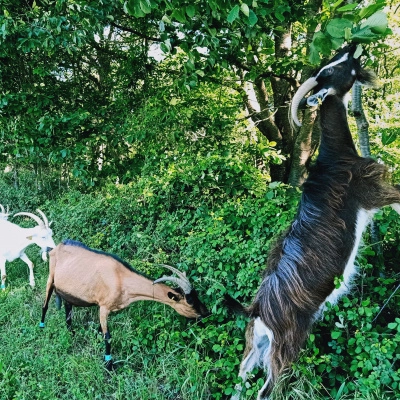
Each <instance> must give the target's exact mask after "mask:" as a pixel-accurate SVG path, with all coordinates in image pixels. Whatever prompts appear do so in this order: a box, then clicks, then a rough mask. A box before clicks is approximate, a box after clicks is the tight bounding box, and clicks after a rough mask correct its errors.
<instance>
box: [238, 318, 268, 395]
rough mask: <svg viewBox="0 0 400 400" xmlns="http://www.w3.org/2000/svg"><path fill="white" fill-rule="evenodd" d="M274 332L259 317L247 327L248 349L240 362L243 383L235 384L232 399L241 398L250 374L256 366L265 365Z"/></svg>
mask: <svg viewBox="0 0 400 400" xmlns="http://www.w3.org/2000/svg"><path fill="white" fill-rule="evenodd" d="M271 339H272V332H271V331H270V330H269V329H268V328H267V327H266V326H265V325H264V323H263V322H262V321H261V319H260V318H259V317H258V318H256V319H254V320H251V321H250V322H249V323H248V325H247V328H246V349H245V352H244V355H243V360H242V362H241V364H240V371H239V378H241V379H242V383H241V384H240V383H238V384H237V385H236V386H235V389H236V393H235V394H234V395H233V396H232V397H231V400H239V399H240V397H241V394H242V389H243V385H244V384H245V383H246V380H247V377H248V374H249V373H250V372H251V371H252V370H253V369H254V368H256V367H265V365H264V362H265V361H267V359H268V354H269V349H270V345H271Z"/></svg>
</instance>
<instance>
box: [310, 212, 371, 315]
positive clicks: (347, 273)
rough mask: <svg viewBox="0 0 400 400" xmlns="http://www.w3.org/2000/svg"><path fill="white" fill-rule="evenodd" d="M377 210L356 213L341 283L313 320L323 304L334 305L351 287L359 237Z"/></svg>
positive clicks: (320, 312)
mask: <svg viewBox="0 0 400 400" xmlns="http://www.w3.org/2000/svg"><path fill="white" fill-rule="evenodd" d="M377 211H378V210H375V209H373V210H364V209H360V210H359V211H358V213H357V221H356V231H355V234H354V236H355V237H354V244H353V250H352V252H351V254H350V257H349V259H348V260H347V264H346V267H345V268H344V271H343V282H342V283H341V285H340V287H339V288H338V289H335V290H334V291H333V292H332V293H331V294H330V295H329V296H328V297H327V298H326V300H325V302H324V303H323V304H322V305H321V307H320V309H319V311H318V312H317V314H316V316H315V319H317V318H318V317H319V316H320V315H321V314H322V312H323V311H324V309H325V303H326V302H327V301H329V303H331V304H335V303H336V302H337V301H338V299H339V298H340V297H341V296H343V295H344V294H345V293H346V292H347V291H348V290H349V289H350V285H351V280H352V278H353V276H354V275H355V274H356V272H357V270H356V267H355V265H354V261H355V259H356V256H357V251H358V247H359V245H360V242H361V237H362V234H363V232H364V230H365V228H366V226H367V225H368V223H369V222H370V221H371V219H372V217H373V215H374V214H375V213H376V212H377Z"/></svg>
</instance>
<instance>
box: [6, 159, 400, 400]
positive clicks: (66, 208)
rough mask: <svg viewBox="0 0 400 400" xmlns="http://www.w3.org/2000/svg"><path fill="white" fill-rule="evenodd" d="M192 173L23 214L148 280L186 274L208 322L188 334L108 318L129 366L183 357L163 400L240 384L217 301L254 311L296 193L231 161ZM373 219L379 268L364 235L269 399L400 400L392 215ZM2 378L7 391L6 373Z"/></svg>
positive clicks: (398, 243)
mask: <svg viewBox="0 0 400 400" xmlns="http://www.w3.org/2000/svg"><path fill="white" fill-rule="evenodd" d="M196 161H198V160H194V159H188V158H182V159H181V160H173V159H172V160H171V161H170V162H169V163H168V162H163V163H160V164H159V168H158V170H154V169H153V171H152V173H151V174H143V175H142V176H141V177H140V178H138V179H137V180H136V182H134V183H130V184H129V185H115V184H112V185H111V184H110V185H108V186H106V187H105V188H103V189H102V190H101V191H99V192H93V193H86V194H84V193H81V192H79V191H76V190H70V191H68V192H66V193H64V194H61V195H60V196H59V197H58V198H56V197H54V198H53V199H52V200H47V201H46V200H44V198H42V197H41V196H38V197H35V200H36V202H33V200H29V201H28V200H27V203H26V204H27V205H29V208H32V209H34V208H36V207H40V208H42V209H43V210H46V212H47V213H48V214H49V216H50V218H51V219H52V220H54V224H53V227H54V232H55V236H56V239H57V240H56V241H59V240H62V239H65V238H73V239H77V240H81V241H83V242H85V243H86V244H87V245H89V246H92V247H95V248H100V249H103V250H106V251H111V252H113V253H116V254H118V255H120V256H121V257H123V258H125V259H126V260H127V261H129V262H131V263H132V264H133V265H134V266H135V267H136V268H138V269H140V270H142V271H144V272H146V273H148V274H150V275H152V276H154V277H158V276H161V274H163V273H165V271H164V270H163V269H162V268H160V267H158V266H157V263H161V262H167V263H169V264H175V265H178V266H179V268H180V269H182V270H184V271H186V272H187V274H188V276H189V277H190V279H191V281H192V282H193V283H194V285H195V286H196V288H197V289H198V291H199V292H200V296H201V297H202V298H203V299H204V300H205V302H206V303H207V305H208V306H209V307H210V309H211V310H212V311H213V314H212V316H211V317H209V318H207V320H206V321H204V322H201V323H197V324H191V325H189V326H188V325H186V322H185V321H184V319H183V318H182V317H180V316H178V315H177V314H176V313H174V312H172V311H171V312H166V313H162V315H161V313H160V306H159V305H154V304H150V305H146V306H143V307H137V306H135V307H132V308H131V309H129V310H127V311H126V312H125V314H124V315H125V316H124V317H123V316H120V315H116V316H115V317H114V318H113V322H112V326H114V327H116V329H118V326H119V325H121V326H124V330H126V331H127V332H134V335H122V334H120V335H115V339H114V341H113V351H115V352H116V353H117V354H120V356H122V358H124V357H125V358H126V359H130V357H131V354H132V352H133V353H135V352H137V351H140V350H143V349H146V352H147V355H148V356H149V357H152V355H153V356H154V355H155V354H165V355H168V354H174V353H175V352H176V351H179V352H182V364H183V365H186V366H187V365H191V368H193V371H194V370H195V371H196V372H193V371H192V372H193V374H194V375H191V374H192V372H190V375H189V377H188V378H186V379H187V380H186V381H185V383H184V384H183V383H182V381H179V379H178V378H176V379H177V380H174V379H175V378H171V381H168V382H163V383H160V382H159V384H160V385H161V386H162V387H163V390H164V391H165V392H164V393H166V392H168V393H170V394H169V395H168V396H172V397H168V396H166V395H165V396H166V397H165V398H174V397H173V396H176V395H177V393H180V394H181V395H182V396H183V393H187V394H186V395H185V396H186V397H185V398H193V399H195V398H214V399H222V398H224V397H226V396H228V395H229V394H230V393H232V391H233V387H234V384H235V382H236V381H237V378H236V376H237V372H238V368H239V363H240V358H241V354H242V352H243V348H244V328H245V325H246V320H245V319H243V318H242V317H236V316H232V315H229V314H228V313H227V310H226V309H225V308H224V307H223V305H222V298H223V295H224V294H225V293H226V292H228V293H229V294H230V295H232V296H234V297H236V298H238V299H239V300H240V301H242V302H243V303H249V302H250V301H251V299H252V297H253V295H254V293H255V291H256V290H257V288H258V285H259V282H260V277H261V273H262V271H263V270H264V268H265V262H266V257H267V254H268V250H269V248H270V247H271V245H272V244H273V242H274V240H275V239H276V237H277V236H279V235H280V234H281V233H282V232H283V231H284V230H285V229H286V228H287V227H288V226H289V224H290V222H291V220H292V219H293V217H294V213H295V212H296V204H297V202H298V199H299V193H298V192H297V191H294V190H290V189H289V188H287V187H286V186H284V185H281V184H275V183H274V184H270V185H267V186H265V184H264V181H263V177H262V175H261V173H260V172H259V171H258V170H257V169H255V168H251V167H249V166H245V165H242V164H241V163H240V160H238V159H235V157H233V156H228V157H227V156H218V155H214V156H213V157H210V158H209V159H207V160H203V161H202V162H196ZM233 182H234V184H233ZM0 185H3V186H1V187H3V188H5V187H7V189H6V190H5V191H4V192H3V195H4V196H3V198H4V199H6V201H4V200H2V202H3V203H7V202H8V200H9V199H10V200H11V199H17V200H16V201H15V204H18V207H21V208H22V205H23V197H25V196H27V197H29V196H28V194H27V192H24V191H22V193H23V195H22V196H21V195H20V193H21V191H18V192H16V191H15V190H14V189H10V187H9V186H7V185H5V184H4V183H0ZM16 193H18V196H17V195H16ZM19 196H20V197H19ZM377 219H378V221H379V223H380V232H381V235H382V248H383V258H382V259H379V258H377V257H376V256H375V254H374V252H373V250H372V248H371V247H370V246H369V245H368V240H369V239H368V235H366V237H365V240H366V245H365V246H364V247H363V248H362V250H361V252H360V255H359V257H358V263H359V264H360V265H359V269H360V273H359V276H358V277H357V279H356V282H355V285H354V288H353V290H352V291H351V293H350V294H349V295H348V296H346V297H344V298H343V299H342V300H341V301H340V302H339V303H338V304H337V305H335V306H333V307H330V308H329V309H328V311H327V312H326V314H325V316H324V318H323V319H322V320H321V321H320V322H319V323H317V324H316V326H315V328H314V330H313V333H312V334H311V336H310V338H309V340H308V344H307V347H306V348H305V349H304V351H303V352H302V353H301V357H300V359H299V362H298V363H296V365H294V366H293V369H292V371H291V372H290V374H288V375H287V376H285V377H284V379H283V380H282V386H280V385H278V388H277V390H276V398H293V399H298V398H301V393H303V394H304V396H305V397H304V398H307V394H308V393H311V392H312V393H313V396H315V398H321V399H331V398H335V399H339V398H342V397H343V396H350V397H351V398H388V399H395V398H398V397H399V395H400V388H399V380H400V377H399V368H400V364H399V356H398V355H399V354H400V320H399V318H397V316H398V315H397V310H398V304H399V293H400V292H396V288H397V282H398V280H397V275H396V273H397V269H396V268H397V261H396V260H397V259H398V256H399V250H400V237H399V232H400V222H399V218H398V216H397V214H396V213H394V212H393V211H389V210H385V211H381V212H379V213H378V215H377ZM42 274H43V277H44V275H45V274H44V273H42ZM24 279H25V277H24ZM338 284H340V282H338ZM126 316H128V318H126ZM93 320H96V316H93ZM122 324H123V325H122ZM100 342H101V341H100ZM98 346H99V348H101V343H100V344H99V345H98ZM183 349H184V351H183ZM99 351H100V352H101V350H99ZM143 357H144V356H143ZM144 359H146V357H144ZM0 361H1V360H0ZM143 362H148V361H143ZM129 365H130V367H131V368H133V369H135V368H142V365H140V366H139V365H136V364H135V363H132V364H129ZM126 368H127V367H126ZM255 372H256V371H255ZM0 373H2V374H3V375H4V376H3V378H4V379H8V381H7V382H10V383H9V385H11V386H10V387H13V385H14V383H15V382H14V383H13V382H12V379H11V377H10V376H9V375H7V370H6V369H4V368H3V369H0ZM198 375H202V376H207V385H208V386H207V385H206V384H205V383H204V381H198V379H197V377H198ZM261 378H263V373H262V372H256V374H255V376H254V378H253V379H250V381H249V384H248V387H247V396H248V398H249V399H250V398H253V397H254V394H255V393H256V392H257V388H258V387H259V386H260V385H261V384H262V380H261ZM10 379H11V380H10ZM154 379H157V377H154ZM160 379H161V378H160ZM160 385H159V386H158V389H157V388H156V389H154V390H155V391H157V390H159V387H161V386H160ZM207 387H208V388H207ZM148 390H150V389H148ZM189 393H191V394H190V395H189ZM280 393H284V394H280ZM190 396H192V397H190ZM196 396H197V397H196ZM149 398H153V397H150V396H149ZM154 398H157V396H155V397H154Z"/></svg>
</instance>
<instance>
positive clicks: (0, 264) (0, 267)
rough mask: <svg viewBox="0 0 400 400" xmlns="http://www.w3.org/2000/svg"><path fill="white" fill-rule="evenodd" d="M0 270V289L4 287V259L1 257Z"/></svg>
mask: <svg viewBox="0 0 400 400" xmlns="http://www.w3.org/2000/svg"><path fill="white" fill-rule="evenodd" d="M0 270H1V286H0V287H1V289H3V290H5V289H6V276H7V275H6V259H5V258H4V259H3V258H2V259H1V260H0Z"/></svg>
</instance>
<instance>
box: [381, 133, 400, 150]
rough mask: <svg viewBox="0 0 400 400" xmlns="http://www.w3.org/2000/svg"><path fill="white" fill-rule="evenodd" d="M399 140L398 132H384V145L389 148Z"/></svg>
mask: <svg viewBox="0 0 400 400" xmlns="http://www.w3.org/2000/svg"><path fill="white" fill-rule="evenodd" d="M396 139H397V132H396V131H395V130H390V129H387V130H386V129H385V130H384V131H383V132H382V144H383V145H384V146H388V145H389V144H391V143H393V142H394V141H395V140H396Z"/></svg>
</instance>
